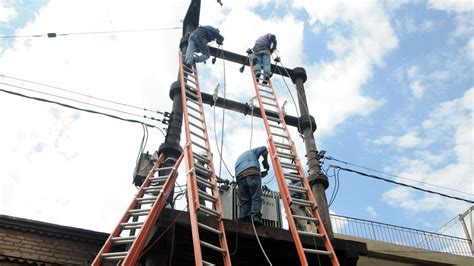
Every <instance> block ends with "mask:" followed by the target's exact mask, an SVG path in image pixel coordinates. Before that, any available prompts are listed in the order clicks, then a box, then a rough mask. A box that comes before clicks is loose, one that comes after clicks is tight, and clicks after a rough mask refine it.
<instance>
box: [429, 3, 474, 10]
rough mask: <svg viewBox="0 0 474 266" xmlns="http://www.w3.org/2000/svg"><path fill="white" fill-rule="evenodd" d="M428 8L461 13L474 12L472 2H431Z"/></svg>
mask: <svg viewBox="0 0 474 266" xmlns="http://www.w3.org/2000/svg"><path fill="white" fill-rule="evenodd" d="M428 6H429V7H430V8H433V9H438V10H444V11H454V12H460V13H461V12H472V11H473V10H474V4H473V3H472V1H471V0H429V1H428Z"/></svg>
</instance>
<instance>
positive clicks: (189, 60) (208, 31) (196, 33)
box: [184, 26, 224, 65]
mask: <svg viewBox="0 0 474 266" xmlns="http://www.w3.org/2000/svg"><path fill="white" fill-rule="evenodd" d="M214 40H216V42H217V44H219V45H222V43H223V42H224V37H222V35H221V34H220V33H219V29H216V28H214V27H211V26H199V27H197V28H196V29H194V30H193V31H192V32H191V34H190V35H189V39H188V48H187V50H186V58H185V60H184V61H185V63H186V64H187V65H192V64H193V63H200V62H205V61H206V60H207V59H208V58H209V57H210V56H211V52H210V51H209V47H208V46H207V43H209V42H212V41H214ZM195 52H201V55H196V56H194V53H195Z"/></svg>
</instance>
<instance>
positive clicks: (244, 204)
mask: <svg viewBox="0 0 474 266" xmlns="http://www.w3.org/2000/svg"><path fill="white" fill-rule="evenodd" d="M260 157H262V158H263V161H262V165H263V167H264V168H265V170H266V171H263V172H261V171H260V162H259V160H258V159H259V158H260ZM267 157H268V150H267V147H265V146H262V147H258V148H255V149H251V150H248V151H246V152H244V153H242V154H241V155H240V156H239V158H237V161H236V163H235V176H236V177H237V183H238V185H239V194H240V199H241V206H240V215H239V219H241V220H249V219H253V221H254V222H255V223H257V224H261V223H262V213H261V209H262V190H261V185H262V177H264V176H266V175H267V173H268V169H270V165H269V164H268V160H267Z"/></svg>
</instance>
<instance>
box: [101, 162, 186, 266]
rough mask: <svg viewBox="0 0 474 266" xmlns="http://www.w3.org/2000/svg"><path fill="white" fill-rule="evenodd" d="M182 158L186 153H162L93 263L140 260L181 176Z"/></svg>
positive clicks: (133, 261)
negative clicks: (171, 156)
mask: <svg viewBox="0 0 474 266" xmlns="http://www.w3.org/2000/svg"><path fill="white" fill-rule="evenodd" d="M182 159H183V155H181V156H180V157H179V159H178V160H176V159H174V158H168V159H167V160H165V159H164V156H163V154H162V155H161V156H160V157H159V158H158V160H156V161H155V163H154V165H153V167H152V169H151V170H150V172H149V173H148V176H147V177H146V179H145V180H144V182H143V184H142V186H141V187H140V189H139V190H138V192H137V195H136V196H135V198H134V199H133V200H132V203H131V204H130V206H129V208H128V209H127V211H126V212H125V214H124V215H123V217H122V219H121V220H120V222H119V224H118V225H117V226H116V228H115V230H114V231H113V232H112V233H111V234H110V236H109V238H108V239H107V241H106V242H105V244H104V246H103V247H102V249H101V250H100V252H99V253H98V254H97V256H96V258H95V260H94V262H93V263H92V265H102V264H103V263H104V262H113V264H114V265H118V264H121V265H136V264H137V263H138V260H139V259H140V255H141V253H142V251H143V248H144V246H145V244H146V241H147V240H148V238H149V234H150V232H151V230H152V228H153V225H154V224H155V222H156V220H157V219H158V217H159V216H160V213H161V211H162V210H163V208H164V207H165V205H166V199H167V198H168V196H169V195H170V193H171V191H172V190H173V188H174V183H175V181H176V177H177V176H178V173H177V169H178V167H179V165H180V163H181V161H182ZM162 165H171V166H169V167H163V166H162ZM155 175H156V176H155Z"/></svg>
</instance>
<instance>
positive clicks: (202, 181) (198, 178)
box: [194, 165, 214, 189]
mask: <svg viewBox="0 0 474 266" xmlns="http://www.w3.org/2000/svg"><path fill="white" fill-rule="evenodd" d="M194 166H196V165H194ZM196 182H198V183H199V184H202V185H204V186H206V187H208V188H211V189H212V188H214V185H213V184H212V183H211V182H209V181H207V180H205V179H204V178H202V177H200V176H197V175H196Z"/></svg>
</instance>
